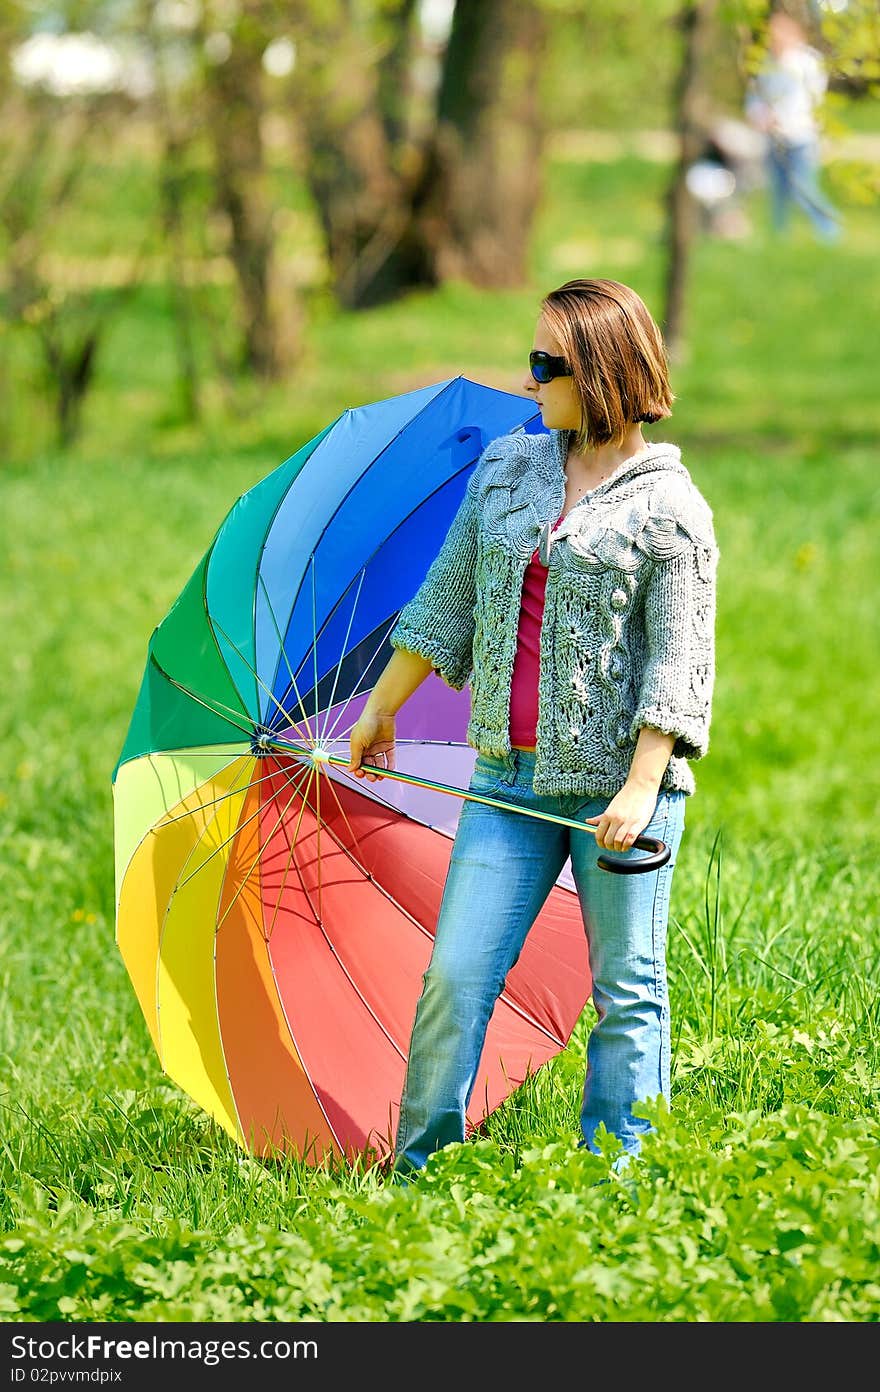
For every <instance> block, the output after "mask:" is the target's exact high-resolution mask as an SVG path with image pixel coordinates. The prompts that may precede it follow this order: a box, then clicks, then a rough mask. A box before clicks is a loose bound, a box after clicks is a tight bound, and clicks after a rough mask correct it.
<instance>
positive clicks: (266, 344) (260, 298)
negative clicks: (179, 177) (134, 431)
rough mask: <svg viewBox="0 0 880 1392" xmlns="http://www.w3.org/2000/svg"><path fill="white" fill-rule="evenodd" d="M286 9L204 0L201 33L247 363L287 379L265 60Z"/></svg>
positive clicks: (257, 2)
mask: <svg viewBox="0 0 880 1392" xmlns="http://www.w3.org/2000/svg"><path fill="white" fill-rule="evenodd" d="M286 9H287V7H286V6H283V5H282V4H281V3H280V0H239V3H236V4H229V3H227V0H206V3H205V5H204V10H203V19H202V24H201V26H200V30H199V33H200V37H201V40H202V48H201V51H202V54H203V55H204V82H205V92H206V96H207V103H206V109H205V113H204V115H205V120H206V129H207V132H208V137H209V140H210V142H211V145H212V147H213V151H214V179H215V189H216V198H217V204H218V206H219V208H220V209H222V211H223V213H224V214H225V216H226V219H227V223H228V228H229V256H230V259H231V261H232V265H233V267H234V270H235V275H236V279H237V282H238V288H239V295H240V303H241V312H242V328H243V343H244V365H245V366H246V367H247V368H248V369H250V370H251V371H252V372H253V373H254V374H255V375H256V376H258V377H263V378H268V379H271V378H277V377H279V376H282V375H283V373H284V372H285V370H286V369H287V368H288V367H289V366H290V364H291V361H292V360H293V359H294V358H295V355H296V351H297V344H296V342H295V336H294V334H293V333H292V332H291V323H292V321H293V319H294V318H295V314H296V310H295V306H294V305H293V304H291V303H290V302H289V301H285V299H284V297H283V295H282V294H281V293H280V286H279V283H278V280H277V276H276V272H277V262H276V256H275V227H274V221H275V212H276V209H275V205H274V202H273V199H272V195H271V191H270V187H269V171H268V169H267V163H266V157H265V148H264V136H263V124H264V116H265V99H264V92H263V81H264V68H263V57H264V54H265V52H266V49H267V48H268V45H269V43H270V41H271V39H272V38H273V36H274V34H275V33H276V32H277V28H278V25H279V23H280V22H281V20H282V19H283V16H284V13H285V11H286Z"/></svg>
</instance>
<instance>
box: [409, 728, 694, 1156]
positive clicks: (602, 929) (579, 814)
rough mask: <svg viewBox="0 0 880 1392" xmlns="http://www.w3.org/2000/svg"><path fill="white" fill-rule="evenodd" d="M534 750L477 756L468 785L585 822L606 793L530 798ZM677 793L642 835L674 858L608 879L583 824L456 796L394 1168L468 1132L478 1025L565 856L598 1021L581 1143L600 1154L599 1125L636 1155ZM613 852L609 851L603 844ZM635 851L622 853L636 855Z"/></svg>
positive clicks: (661, 1069)
mask: <svg viewBox="0 0 880 1392" xmlns="http://www.w3.org/2000/svg"><path fill="white" fill-rule="evenodd" d="M534 767H535V756H534V753H533V752H527V751H523V750H516V749H514V750H512V751H511V753H510V754H509V755H508V756H507V757H506V758H502V759H496V758H489V757H487V756H485V755H482V754H481V755H480V756H479V757H478V759H477V761H476V765H475V767H474V773H473V777H472V779H471V783H470V788H471V790H472V791H474V792H478V793H482V794H484V795H486V796H493V797H498V798H499V799H503V800H506V801H510V802H515V803H516V804H517V805H518V806H520V807H524V808H533V809H535V810H538V811H541V812H550V813H552V814H553V815H555V816H565V817H571V818H574V819H577V820H579V821H585V820H586V819H587V818H588V817H595V816H598V815H599V814H600V813H601V812H603V811H604V810H605V808H606V807H607V806H608V803H609V802H610V801H611V799H610V798H607V797H599V798H583V797H576V796H553V795H550V796H539V795H537V794H536V793H535V792H534V790H533V788H532V779H533V774H534ZM685 798H686V794H684V793H680V792H674V793H661V794H660V795H659V797H658V798H657V804H656V808H655V811H654V815H653V817H652V819H651V822H650V824H649V826H647V827H646V828H645V834H646V835H650V836H656V837H659V838H660V840H662V841H665V842H666V844H667V845H668V846H669V847H670V849H671V851H672V855H671V857H670V859H669V860H668V861H667V863H666V864H665V865H664V866H662V867H661V868H660V869H659V870H654V871H649V872H647V873H642V874H637V875H615V874H613V873H612V872H609V871H607V870H602V869H601V868H600V867H599V866H598V865H597V863H596V861H597V856H598V854H599V851H598V848H597V846H596V839H595V836H594V835H593V834H592V832H589V831H587V832H579V831H575V830H573V829H571V828H569V827H564V826H559V825H558V824H557V823H554V822H546V821H542V820H540V819H539V818H537V817H527V816H523V815H522V814H521V813H519V812H508V811H506V810H503V809H498V808H495V807H487V806H485V805H483V804H481V803H476V802H470V801H465V802H464V804H463V806H462V809H461V816H460V818H459V823H458V829H457V831H456V836H455V842H454V845H453V849H452V856H451V858H450V865H449V872H448V875H447V878H446V884H445V887H444V891H443V898H442V902H441V906H440V914H439V918H438V923H437V931H436V936H435V941H434V948H433V952H432V954H431V960H430V962H429V964H428V968H427V971H426V972H425V975H424V978H423V989H422V993H421V996H420V997H419V1002H418V1005H417V1007H416V1015H415V1022H414V1025H413V1030H412V1037H411V1040H410V1047H409V1055H408V1060H407V1071H406V1078H405V1081H404V1087H403V1096H402V1098H401V1104H400V1117H399V1120H398V1128H397V1137H396V1142H395V1158H394V1170H395V1172H396V1173H397V1174H398V1175H399V1176H404V1177H405V1175H406V1174H407V1173H409V1172H412V1171H413V1170H417V1169H420V1168H421V1167H422V1166H423V1165H424V1164H425V1161H426V1160H427V1158H428V1156H429V1155H430V1154H431V1152H432V1151H434V1150H437V1149H439V1148H440V1147H441V1146H444V1145H447V1144H449V1142H450V1141H461V1140H464V1137H465V1128H466V1109H467V1106H468V1103H469V1102H470V1098H471V1094H472V1092H473V1089H474V1084H475V1081H476V1077H477V1070H478V1067H479V1063H480V1056H481V1053H482V1050H483V1044H484V1042H485V1037H486V1031H487V1029H488V1025H489V1020H490V1017H491V1014H492V1010H493V1008H494V1006H495V1002H496V1001H497V999H498V997H499V995H500V994H501V991H502V990H503V989H504V983H505V980H506V978H507V974H508V972H509V971H510V969H511V967H513V965H514V963H515V962H516V960H517V958H518V957H519V954H520V952H521V950H522V947H523V943H524V942H525V939H526V936H527V934H528V932H529V929H530V928H531V927H532V925H533V923H534V922H535V919H536V918H537V916H538V914H539V912H540V910H541V908H542V906H543V904H544V901H545V900H546V898H547V896H548V895H549V893H550V891H551V889H552V888H553V886H554V884H555V882H556V880H557V877H558V876H559V875H560V873H561V872H562V870H563V868H564V866H565V863H566V859H567V857H568V856H569V855H570V856H571V871H572V877H573V879H574V883H575V885H576V888H577V893H578V898H579V900H580V905H581V912H582V914H583V919H584V927H585V931H586V936H587V945H588V949H589V960H590V972H591V975H592V978H593V1005H594V1007H595V1009H596V1013H597V1015H598V1020H597V1022H596V1024H595V1026H594V1028H593V1031H592V1033H591V1035H590V1038H589V1042H588V1046H587V1068H586V1079H585V1083H584V1090H583V1106H582V1109H581V1117H580V1120H581V1130H582V1133H583V1142H582V1144H584V1145H585V1146H586V1147H588V1148H589V1149H591V1150H598V1146H597V1145H596V1132H597V1129H598V1127H599V1124H600V1123H604V1125H605V1127H606V1129H607V1130H608V1131H611V1132H613V1133H614V1134H615V1135H616V1136H618V1137H619V1138H620V1140H621V1142H622V1143H623V1147H624V1151H625V1152H627V1153H629V1154H635V1153H637V1151H638V1149H639V1145H640V1141H641V1137H642V1135H643V1134H644V1132H645V1131H646V1130H647V1129H648V1123H647V1122H646V1121H645V1120H644V1119H641V1118H638V1117H634V1116H633V1114H632V1106H633V1103H634V1102H637V1101H642V1100H645V1099H647V1098H652V1097H656V1096H658V1095H660V1094H662V1095H663V1096H664V1097H666V1098H667V1099H668V1097H669V1074H670V1037H669V1006H668V1001H667V989H666V926H667V921H668V914H669V891H670V884H671V879H672V872H673V868H674V865H675V857H676V853H677V851H678V847H679V844H680V842H681V837H682V834H683V831H684V803H685ZM611 854H613V853H611ZM643 854H644V852H642V851H638V850H632V851H628V852H626V853H625V858H633V857H638V856H641V855H643Z"/></svg>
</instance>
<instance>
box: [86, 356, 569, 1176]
mask: <svg viewBox="0 0 880 1392" xmlns="http://www.w3.org/2000/svg"><path fill="white" fill-rule="evenodd" d="M516 429H525V430H526V431H533V432H536V431H541V430H543V429H544V427H543V424H542V423H541V421H540V417H539V416H537V415H536V414H535V407H534V404H533V403H532V402H531V401H529V400H528V399H527V398H525V397H521V396H515V395H511V394H509V393H506V392H501V391H496V390H494V389H492V388H489V387H486V386H482V385H479V384H477V383H475V382H471V381H469V380H467V379H466V378H464V377H456V378H452V379H450V380H448V381H444V382H440V383H438V384H436V385H432V386H429V387H425V388H423V389H421V390H419V391H413V392H408V393H406V394H404V395H400V396H395V397H391V398H389V399H386V400H382V401H378V402H375V403H373V404H370V405H366V406H362V407H358V408H356V409H353V410H347V411H345V412H343V414H342V415H340V416H339V417H338V419H337V420H335V421H334V422H333V423H332V424H331V425H330V426H328V427H327V428H326V429H325V430H323V431H322V432H321V433H320V434H318V435H317V436H315V438H314V439H312V440H310V441H309V442H308V443H307V444H306V445H304V446H303V447H302V449H300V450H299V451H298V452H297V453H296V454H294V455H293V456H291V458H289V459H287V460H286V461H285V462H284V463H283V464H281V465H280V466H279V467H278V468H276V469H275V470H274V471H273V472H272V473H270V474H268V475H267V476H266V477H265V478H264V479H263V480H262V481H261V482H259V483H258V484H257V485H256V486H255V487H253V488H251V489H250V490H249V491H248V492H246V493H244V494H242V495H241V497H239V498H238V500H237V501H236V502H235V504H234V505H233V507H232V508H231V510H230V511H229V512H228V514H227V515H226V517H225V519H224V521H223V522H222V523H221V525H220V527H219V528H218V530H217V532H216V535H215V536H214V539H213V541H212V542H211V544H210V546H209V547H208V549H207V551H206V552H205V554H204V556H203V557H202V559H201V561H200V562H199V564H198V565H197V567H196V569H195V571H194V572H193V574H192V576H191V578H190V580H189V582H188V583H187V584H186V586H185V587H184V589H183V590H182V592H181V594H180V596H179V597H178V599H177V600H176V602H175V603H174V605H173V606H172V608H171V610H170V611H169V613H168V614H167V616H166V617H165V618H164V619H163V620H162V622H161V623H160V624H159V625H158V627H157V628H156V629H155V630H154V632H153V634H152V637H151V639H150V642H149V648H148V654H147V660H146V668H145V671H144V674H143V680H142V684H141V688H140V693H139V695H138V699H137V702H136V705H135V708H134V712H133V714H132V717H131V722H130V725H129V729H128V733H127V736H126V739H125V743H124V746H123V749H122V752H121V754H120V757H119V761H118V763H117V765H116V768H115V769H114V772H113V802H114V843H115V854H116V942H117V945H118V947H119V950H120V952H121V954H122V957H123V960H124V962H125V966H126V969H127V971H128V974H129V976H130V978H131V981H132V984H133V987H134V990H135V992H136V994H137V998H138V1001H139V1003H140V1007H141V1010H142V1011H143V1015H144V1019H145V1021H146V1024H147V1028H148V1030H149V1032H150V1035H151V1037H152V1041H153V1044H154V1046H155V1048H156V1051H157V1053H158V1056H159V1059H160V1062H161V1064H162V1067H163V1069H164V1071H165V1072H166V1074H167V1075H168V1076H169V1077H170V1078H172V1079H173V1080H174V1081H175V1083H176V1084H177V1085H178V1086H179V1087H180V1088H181V1089H182V1090H183V1091H184V1092H185V1093H186V1094H187V1095H189V1096H190V1097H191V1098H192V1099H193V1100H194V1101H195V1102H196V1103H197V1104H199V1106H200V1107H202V1108H203V1109H204V1110H205V1111H206V1112H208V1113H209V1114H210V1115H211V1116H212V1117H213V1118H214V1119H215V1120H216V1121H217V1122H218V1123H219V1124H220V1126H222V1127H224V1128H225V1129H226V1130H227V1131H228V1132H229V1134H230V1135H231V1136H233V1137H234V1138H235V1140H236V1141H237V1142H238V1143H239V1144H240V1145H241V1146H242V1147H243V1148H244V1149H246V1150H248V1151H249V1152H250V1153H252V1154H256V1155H270V1154H272V1153H277V1152H278V1151H283V1150H291V1151H293V1152H295V1153H296V1154H297V1155H299V1156H301V1157H302V1158H304V1159H305V1160H306V1161H308V1162H310V1163H319V1162H320V1161H321V1160H322V1159H324V1158H325V1157H326V1156H328V1154H329V1155H332V1156H336V1157H344V1158H345V1159H347V1160H348V1161H350V1162H353V1161H354V1159H355V1157H356V1156H358V1155H363V1154H365V1153H367V1154H371V1155H373V1156H379V1157H387V1156H388V1155H389V1154H390V1152H391V1149H392V1145H393V1137H394V1131H395V1127H396V1121H397V1112H398V1106H399V1099H400V1094H401V1090H402V1086H403V1078H404V1069H405V1062H406V1052H407V1047H408V1043H409V1034H410V1029H411V1026H412V1021H413V1017H414V1014H415V1007H416V1001H417V999H418V995H419V992H420V990H421V982H422V974H423V973H424V971H425V968H426V967H427V964H428V959H429V956H430V951H431V945H432V940H433V932H434V927H435V924H436V920H437V913H438V909H439V905H440V898H441V894H442V890H443V884H444V880H445V878H446V872H447V869H448V865H449V856H450V850H451V847H452V838H453V836H454V833H455V826H456V820H457V817H458V813H459V810H460V807H461V799H462V797H463V796H465V795H466V790H467V784H468V781H469V778H470V774H471V771H472V768H473V763H474V759H475V757H476V756H475V752H474V750H473V749H471V748H470V747H469V746H468V745H467V743H466V739H465V730H466V726H467V720H468V711H469V698H468V693H467V690H465V691H463V692H456V691H454V690H452V689H450V688H449V687H447V686H446V685H445V684H444V682H443V681H442V680H441V679H440V678H439V677H437V676H436V674H433V675H431V676H430V677H429V678H428V679H427V681H425V682H424V683H423V684H422V686H421V687H419V689H418V690H417V692H416V693H415V694H414V695H413V696H412V697H411V698H410V700H409V701H408V702H407V703H406V704H405V705H404V707H403V709H402V710H401V712H400V714H399V716H398V721H397V736H398V743H397V769H396V771H394V772H393V773H389V774H388V775H387V776H385V777H383V778H382V779H381V780H379V781H377V782H374V783H370V782H368V781H367V780H358V779H354V778H353V777H352V776H351V775H350V774H349V773H348V772H347V770H346V768H345V765H346V764H347V762H348V758H349V744H348V734H349V731H350V729H351V727H352V725H353V724H354V722H355V720H356V719H357V717H358V715H359V713H360V712H361V710H362V708H363V705H364V702H365V701H366V699H367V695H368V694H369V691H370V687H371V683H372V682H373V681H374V680H375V678H376V677H377V676H378V674H379V672H380V671H381V670H382V668H383V666H384V665H385V662H386V661H387V659H388V657H389V656H390V654H391V647H390V644H389V641H388V637H389V634H390V632H391V630H392V628H393V626H394V623H395V621H396V618H397V614H398V612H399V610H400V608H401V606H402V605H403V604H404V603H405V602H406V600H407V599H409V598H410V597H411V595H412V594H413V593H414V592H415V590H416V589H417V587H418V585H419V583H420V582H421V580H422V578H423V577H424V574H425V572H426V570H427V567H428V564H429V563H430V561H431V559H432V558H433V555H434V554H435V552H436V550H437V549H438V547H439V544H440V541H441V540H442V538H443V536H444V535H445V532H446V529H447V528H448V526H449V524H450V522H451V520H452V518H453V516H454V514H455V511H456V509H457V507H458V505H459V503H460V501H461V499H462V497H463V493H464V489H465V486H466V484H467V480H468V478H469V476H470V473H471V471H472V469H473V467H474V465H475V463H476V461H477V459H478V458H479V456H480V454H481V453H482V450H483V448H484V447H485V445H486V444H487V443H488V441H489V440H490V439H493V438H495V437H497V436H498V435H501V434H505V433H509V432H511V431H513V430H516ZM590 988H591V985H590V975H589V966H588V959H587V950H586V943H585V938H584V930H583V922H582V918H581V913H580V909H579V905H578V902H577V896H576V893H575V890H574V885H573V881H572V879H571V874H570V867H568V866H567V867H566V870H565V871H563V874H562V876H560V879H559V881H558V882H557V884H556V885H555V886H554V888H553V890H552V891H551V894H550V896H549V898H548V900H547V902H546V904H545V906H544V908H543V910H542V912H541V914H540V916H539V918H538V920H537V922H536V924H535V927H534V928H533V930H532V932H531V934H530V935H529V938H528V940H527V942H526V946H525V948H524V950H523V952H522V954H521V956H520V959H519V961H518V962H517V964H516V966H515V967H514V968H513V969H512V971H511V972H510V974H509V977H508V979H507V983H506V986H505V989H504V992H503V994H502V996H501V997H500V999H499V1001H498V1003H497V1005H496V1008H495V1011H494V1013H493V1015H492V1018H491V1022H490V1025H489V1029H488V1034H487V1039H486V1045H485V1049H484V1053H483V1058H482V1061H481V1065H480V1071H479V1076H478V1082H477V1085H476V1088H475V1090H474V1094H473V1102H472V1106H471V1109H470V1111H469V1114H468V1121H469V1124H470V1125H471V1126H476V1125H479V1124H480V1123H481V1122H482V1121H483V1120H484V1119H485V1118H486V1117H487V1116H488V1115H489V1114H490V1113H491V1112H492V1111H493V1110H494V1109H495V1108H496V1107H497V1106H499V1104H500V1103H501V1102H502V1101H504V1100H505V1098H507V1097H508V1096H509V1095H510V1093H511V1092H512V1090H513V1089H514V1088H516V1087H518V1086H519V1085H520V1084H521V1083H522V1082H523V1080H524V1079H525V1078H526V1077H527V1076H528V1075H529V1074H530V1073H534V1072H535V1071H536V1070H537V1069H538V1068H540V1067H541V1066H542V1065H543V1064H544V1063H546V1062H547V1061H548V1060H549V1059H551V1058H552V1057H553V1056H554V1055H556V1054H557V1053H558V1052H559V1051H560V1050H561V1049H562V1048H563V1047H564V1046H565V1044H566V1043H567V1041H568V1039H569V1038H570V1035H571V1031H572V1029H573V1027H574V1024H575V1022H576V1020H577V1018H578V1015H579V1014H580V1012H581V1010H582V1009H583V1006H584V1004H585V1002H586V1000H587V997H588V994H589V991H590Z"/></svg>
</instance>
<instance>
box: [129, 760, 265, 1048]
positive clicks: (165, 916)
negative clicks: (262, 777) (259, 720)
mask: <svg viewBox="0 0 880 1392" xmlns="http://www.w3.org/2000/svg"><path fill="white" fill-rule="evenodd" d="M251 763H252V760H246V761H244V762H243V766H242V768H241V769H240V770H239V772H238V773H237V774H236V775H235V779H236V782H237V781H238V779H239V777H240V776H241V774H242V773H244V772H245V770H246V769H247V767H248V766H249V765H250V764H251ZM233 786H234V785H233ZM238 791H239V792H241V793H244V791H245V790H244V788H239V789H238ZM216 820H217V813H216V812H213V813H212V814H211V816H210V818H209V819H208V820H207V821H206V822H205V825H204V826H203V827H202V830H201V832H200V833H199V835H198V837H197V838H196V841H195V843H194V845H193V846H192V848H191V849H190V851H189V854H188V855H187V857H186V860H185V861H184V867H185V866H186V865H188V864H189V863H190V861H191V860H192V858H193V856H194V855H195V854H196V851H197V850H198V848H199V846H200V845H201V844H202V842H203V841H204V839H205V836H206V835H207V833H208V830H209V828H210V827H212V826H213V825H214V823H215V822H216ZM144 840H146V837H145V838H144ZM212 854H213V853H212ZM209 859H210V857H209ZM207 863H208V862H207V861H203V862H202V866H204V865H207ZM202 866H200V867H199V869H201V868H202ZM196 873H197V871H193V874H196ZM189 878H190V879H191V878H192V876H190V877H189ZM179 888H180V881H179V880H178V881H177V882H176V883H175V885H174V888H173V889H172V891H171V893H170V895H169V896H168V903H167V904H166V905H165V912H164V913H163V915H162V926H161V928H160V929H159V936H158V942H157V945H156V984H155V996H156V1030H157V1035H158V1054H159V1061H160V1063H162V1067H163V1068H164V1067H165V1064H164V1062H163V1060H162V1010H161V1003H160V1000H159V973H160V970H161V966H162V945H163V943H164V941H165V930H166V927H167V924H168V915H169V914H170V912H171V905H172V903H173V902H174V896H175V895H176V894H177V891H178V889H179ZM166 1071H167V1070H166Z"/></svg>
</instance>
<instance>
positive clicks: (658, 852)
mask: <svg viewBox="0 0 880 1392" xmlns="http://www.w3.org/2000/svg"><path fill="white" fill-rule="evenodd" d="M633 849H638V850H640V851H651V852H652V854H651V855H646V856H639V857H638V858H637V859H636V860H610V859H609V858H608V856H604V855H600V856H599V858H598V865H599V868H600V869H601V870H610V871H611V872H612V873H613V874H615V875H643V874H645V873H646V872H647V871H648V870H659V869H660V866H661V865H665V864H666V862H667V860H668V859H669V857H670V856H671V855H672V851H671V850H670V848H669V847H668V846H667V844H666V842H665V841H659V840H658V839H657V837H656V836H637V837H636V839H635V841H634V842H633Z"/></svg>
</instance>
